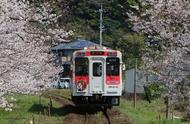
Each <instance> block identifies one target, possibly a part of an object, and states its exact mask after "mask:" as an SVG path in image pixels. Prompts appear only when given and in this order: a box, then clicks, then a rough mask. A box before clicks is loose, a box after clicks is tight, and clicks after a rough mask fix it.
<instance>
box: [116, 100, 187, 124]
mask: <svg viewBox="0 0 190 124" xmlns="http://www.w3.org/2000/svg"><path fill="white" fill-rule="evenodd" d="M164 107H165V105H164V103H163V102H162V101H161V100H160V99H159V100H154V101H152V103H148V102H147V101H144V100H138V101H137V105H136V109H134V105H133V101H128V100H125V99H124V98H122V99H121V104H120V106H119V110H120V111H121V112H122V113H124V114H126V115H127V116H128V118H129V120H130V121H131V122H132V123H133V124H190V122H184V121H181V120H179V119H175V120H174V121H172V120H166V119H165V114H164Z"/></svg>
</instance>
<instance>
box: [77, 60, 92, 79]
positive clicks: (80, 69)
mask: <svg viewBox="0 0 190 124" xmlns="http://www.w3.org/2000/svg"><path fill="white" fill-rule="evenodd" d="M88 65H89V64H88V58H75V75H76V76H87V75H88Z"/></svg>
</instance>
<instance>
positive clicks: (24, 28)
mask: <svg viewBox="0 0 190 124" xmlns="http://www.w3.org/2000/svg"><path fill="white" fill-rule="evenodd" d="M58 17H59V15H56V14H52V13H51V7H49V4H48V3H47V2H46V3H42V4H41V5H40V6H39V7H34V6H33V5H32V4H30V3H29V2H28V1H25V0H1V1H0V92H1V96H2V94H3V93H7V92H18V93H30V92H33V91H38V90H39V89H40V88H43V87H46V86H47V85H48V84H49V83H50V82H51V81H52V78H51V77H54V76H55V75H56V74H58V71H59V69H58V68H56V67H55V66H54V65H53V63H52V61H53V56H52V55H51V54H50V52H49V48H50V47H51V45H52V43H54V42H55V41H56V42H57V41H59V42H63V41H65V38H66V37H67V36H68V35H70V34H71V33H72V32H66V31H64V29H59V28H57V27H56V26H50V25H54V24H55V23H56V21H57V18H58ZM52 27H53V28H52ZM1 96H0V97H1ZM1 101H5V99H4V98H0V104H1Z"/></svg>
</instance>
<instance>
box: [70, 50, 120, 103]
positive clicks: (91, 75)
mask: <svg viewBox="0 0 190 124" xmlns="http://www.w3.org/2000/svg"><path fill="white" fill-rule="evenodd" d="M121 58H122V57H121V52H119V51H116V50H103V49H93V50H90V49H87V50H79V51H76V52H74V54H73V86H72V100H73V101H74V103H75V104H77V105H81V104H82V105H83V104H93V105H101V106H102V105H103V106H106V105H107V106H113V105H119V99H120V96H121V94H122V70H121V64H122V59H121Z"/></svg>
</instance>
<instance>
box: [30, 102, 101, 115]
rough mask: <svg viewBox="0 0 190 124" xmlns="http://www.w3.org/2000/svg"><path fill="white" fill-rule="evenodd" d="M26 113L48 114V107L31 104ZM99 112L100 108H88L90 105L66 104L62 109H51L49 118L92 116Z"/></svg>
mask: <svg viewBox="0 0 190 124" xmlns="http://www.w3.org/2000/svg"><path fill="white" fill-rule="evenodd" d="M28 111H29V112H32V113H37V114H39V113H40V112H41V113H43V112H44V111H46V112H48V111H49V107H48V106H43V105H41V104H33V105H32V107H31V108H30V109H29V110H28ZM99 111H102V107H100V106H90V105H85V106H75V105H71V104H67V105H64V106H63V107H58V108H55V107H52V108H51V112H50V113H51V116H65V115H67V114H70V113H74V114H80V115H85V114H89V115H93V114H96V113H97V112H99Z"/></svg>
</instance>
